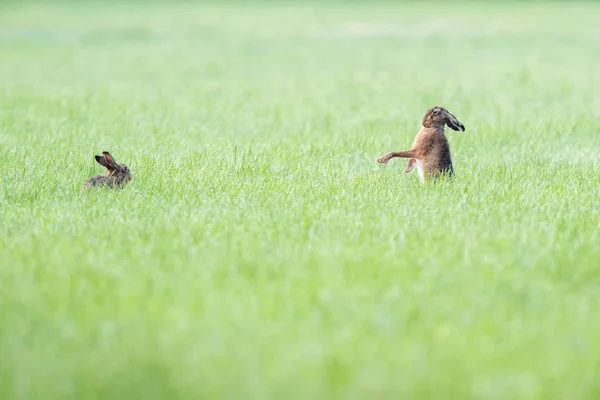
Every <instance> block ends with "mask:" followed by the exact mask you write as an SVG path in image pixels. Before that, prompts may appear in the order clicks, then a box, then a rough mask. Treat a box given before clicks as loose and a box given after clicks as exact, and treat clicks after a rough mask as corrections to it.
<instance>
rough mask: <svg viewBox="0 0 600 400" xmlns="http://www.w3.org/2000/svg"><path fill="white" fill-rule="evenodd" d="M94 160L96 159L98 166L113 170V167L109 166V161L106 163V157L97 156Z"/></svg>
mask: <svg viewBox="0 0 600 400" xmlns="http://www.w3.org/2000/svg"><path fill="white" fill-rule="evenodd" d="M94 158H95V159H96V161H97V162H98V164H100V165H102V166H103V167H104V168H106V169H108V170H110V169H112V167H111V166H110V165H109V163H108V161H106V158H104V156H96V157H94Z"/></svg>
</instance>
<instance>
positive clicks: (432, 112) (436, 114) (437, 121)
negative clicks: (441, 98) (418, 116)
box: [423, 106, 465, 131]
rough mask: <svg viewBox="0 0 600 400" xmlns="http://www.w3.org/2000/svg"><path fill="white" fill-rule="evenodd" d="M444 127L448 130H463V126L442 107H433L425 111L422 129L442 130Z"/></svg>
mask: <svg viewBox="0 0 600 400" xmlns="http://www.w3.org/2000/svg"><path fill="white" fill-rule="evenodd" d="M444 125H448V127H449V128H450V129H453V130H455V131H464V130H465V126H464V125H463V124H461V123H460V121H459V120H457V119H456V117H455V116H454V115H452V114H451V113H450V111H448V110H446V109H445V108H444V107H439V106H435V107H432V108H430V109H429V110H427V113H425V116H424V117H423V127H425V128H443V127H444Z"/></svg>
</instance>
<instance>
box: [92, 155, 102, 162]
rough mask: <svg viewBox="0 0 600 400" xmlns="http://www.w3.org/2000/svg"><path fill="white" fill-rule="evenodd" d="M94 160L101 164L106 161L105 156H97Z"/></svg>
mask: <svg viewBox="0 0 600 400" xmlns="http://www.w3.org/2000/svg"><path fill="white" fill-rule="evenodd" d="M94 158H95V159H96V161H98V162H100V160H103V159H104V156H99V155H95V156H94Z"/></svg>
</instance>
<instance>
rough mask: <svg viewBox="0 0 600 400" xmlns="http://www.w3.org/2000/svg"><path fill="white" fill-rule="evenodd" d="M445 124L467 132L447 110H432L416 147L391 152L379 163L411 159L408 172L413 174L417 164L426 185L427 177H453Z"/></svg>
mask: <svg viewBox="0 0 600 400" xmlns="http://www.w3.org/2000/svg"><path fill="white" fill-rule="evenodd" d="M445 125H448V127H450V129H453V130H455V131H464V130H465V126H464V125H463V124H461V123H460V122H459V121H458V119H456V117H455V116H454V115H452V114H451V113H450V112H449V111H448V110H446V109H445V108H443V107H439V106H436V107H432V108H430V109H429V110H427V113H425V117H423V123H422V126H421V130H420V131H419V133H418V134H417V136H416V137H415V141H414V142H413V145H412V148H411V149H410V150H407V151H398V152H391V153H387V154H386V155H384V156H382V157H379V158H378V159H377V162H379V163H387V162H388V161H389V160H390V159H392V158H394V157H401V158H408V159H409V160H408V164H407V166H406V169H405V170H404V172H410V171H412V169H413V168H414V165H415V164H416V165H417V171H418V172H419V179H420V180H421V183H423V182H425V179H426V178H435V177H437V176H439V175H441V174H448V175H453V174H454V169H453V167H452V158H451V157H450V145H449V144H448V138H446V133H445V132H444V126H445Z"/></svg>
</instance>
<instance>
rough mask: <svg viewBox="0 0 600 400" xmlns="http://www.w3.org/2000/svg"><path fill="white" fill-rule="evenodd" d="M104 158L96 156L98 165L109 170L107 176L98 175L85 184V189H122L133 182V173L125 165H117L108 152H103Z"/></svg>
mask: <svg viewBox="0 0 600 400" xmlns="http://www.w3.org/2000/svg"><path fill="white" fill-rule="evenodd" d="M102 154H104V155H103V156H96V161H98V164H100V165H102V166H103V167H105V168H106V169H107V170H108V173H107V174H106V175H97V176H93V177H91V178H89V179H88V180H87V181H85V183H84V184H83V189H87V188H89V187H91V186H104V185H106V186H108V187H109V188H117V189H122V188H123V187H124V186H125V184H126V183H127V182H129V181H130V180H131V172H129V168H127V165H125V164H117V163H116V162H115V159H114V158H113V156H111V155H110V153H109V152H108V151H103V152H102Z"/></svg>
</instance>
